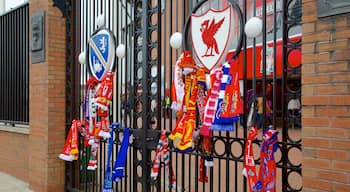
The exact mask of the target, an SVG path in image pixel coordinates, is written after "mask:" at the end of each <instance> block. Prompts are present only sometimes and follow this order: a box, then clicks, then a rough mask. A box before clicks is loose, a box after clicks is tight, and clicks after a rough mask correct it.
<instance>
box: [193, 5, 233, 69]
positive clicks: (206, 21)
mask: <svg viewBox="0 0 350 192" xmlns="http://www.w3.org/2000/svg"><path fill="white" fill-rule="evenodd" d="M231 15H232V7H231V6H228V7H227V8H225V9H222V10H214V9H211V8H210V9H209V10H208V11H207V12H205V13H203V14H201V15H194V14H192V15H191V35H192V46H193V49H194V52H195V55H196V60H197V61H198V62H199V63H200V64H202V65H203V66H204V67H205V68H206V69H207V70H212V69H213V68H214V67H215V66H216V65H217V64H218V63H220V62H222V60H223V59H225V55H226V54H225V53H226V52H227V48H228V43H229V40H230V34H231V22H232V16H231Z"/></svg>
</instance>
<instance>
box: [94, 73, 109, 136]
mask: <svg viewBox="0 0 350 192" xmlns="http://www.w3.org/2000/svg"><path fill="white" fill-rule="evenodd" d="M112 99H113V72H112V71H109V72H108V73H107V75H106V76H105V77H104V78H103V80H102V82H101V84H99V85H98V87H97V90H96V93H95V101H96V106H97V108H98V109H97V114H98V115H99V117H100V127H99V133H98V135H99V136H100V137H103V138H105V139H108V138H109V137H111V136H110V134H109V130H108V128H109V105H110V103H111V102H112Z"/></svg>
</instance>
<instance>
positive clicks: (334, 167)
mask: <svg viewBox="0 0 350 192" xmlns="http://www.w3.org/2000/svg"><path fill="white" fill-rule="evenodd" d="M302 2H303V45H302V52H303V57H302V60H303V67H302V94H303V95H302V104H303V110H302V115H303V116H302V123H303V129H302V137H303V156H304V157H303V158H304V159H303V167H302V170H303V191H337V192H340V191H344V192H345V191H350V73H349V72H350V44H349V42H350V41H349V39H350V14H342V15H338V16H331V17H326V18H318V17H317V1H316V0H303V1H302Z"/></svg>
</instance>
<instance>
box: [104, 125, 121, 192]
mask: <svg viewBox="0 0 350 192" xmlns="http://www.w3.org/2000/svg"><path fill="white" fill-rule="evenodd" d="M114 127H119V123H112V124H111V126H110V129H111V131H110V133H111V137H110V138H109V139H108V156H107V165H106V172H105V179H104V183H103V189H102V192H113V185H112V172H111V171H112V170H111V169H112V168H111V162H110V161H111V156H112V151H113V133H114Z"/></svg>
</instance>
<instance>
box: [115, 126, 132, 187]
mask: <svg viewBox="0 0 350 192" xmlns="http://www.w3.org/2000/svg"><path fill="white" fill-rule="evenodd" d="M129 140H130V130H129V128H125V129H124V137H123V141H122V144H121V145H120V150H119V154H118V157H117V160H116V161H115V163H114V168H113V172H112V180H113V181H115V182H119V181H120V180H121V179H123V177H124V167H125V162H126V156H127V153H128V148H129Z"/></svg>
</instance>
